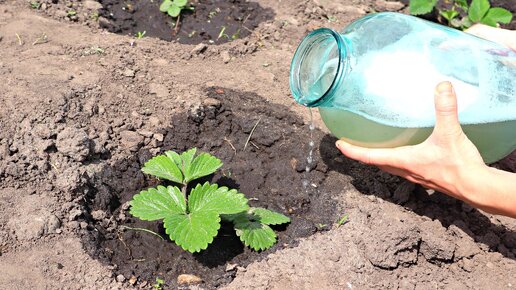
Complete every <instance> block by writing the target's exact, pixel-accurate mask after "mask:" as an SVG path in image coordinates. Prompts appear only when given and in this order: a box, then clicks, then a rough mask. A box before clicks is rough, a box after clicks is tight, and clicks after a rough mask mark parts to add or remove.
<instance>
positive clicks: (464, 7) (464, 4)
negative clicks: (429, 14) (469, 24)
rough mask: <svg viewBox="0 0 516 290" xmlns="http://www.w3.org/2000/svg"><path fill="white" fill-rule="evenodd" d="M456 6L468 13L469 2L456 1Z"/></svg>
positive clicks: (463, 0) (464, 0)
mask: <svg viewBox="0 0 516 290" xmlns="http://www.w3.org/2000/svg"><path fill="white" fill-rule="evenodd" d="M455 5H457V6H458V7H460V8H461V9H462V10H464V12H468V8H469V7H468V2H467V1H466V0H455Z"/></svg>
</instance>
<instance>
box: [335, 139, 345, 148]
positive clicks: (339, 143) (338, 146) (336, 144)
mask: <svg viewBox="0 0 516 290" xmlns="http://www.w3.org/2000/svg"><path fill="white" fill-rule="evenodd" d="M343 144H344V143H343V142H342V141H340V140H337V142H335V146H337V148H341V147H342V145H343Z"/></svg>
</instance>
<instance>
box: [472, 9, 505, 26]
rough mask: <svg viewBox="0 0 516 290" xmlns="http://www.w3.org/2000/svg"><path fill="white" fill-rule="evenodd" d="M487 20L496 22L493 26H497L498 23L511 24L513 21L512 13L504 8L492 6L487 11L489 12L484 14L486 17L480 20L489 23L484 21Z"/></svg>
mask: <svg viewBox="0 0 516 290" xmlns="http://www.w3.org/2000/svg"><path fill="white" fill-rule="evenodd" d="M485 20H487V21H490V22H491V23H494V25H491V26H496V23H504V24H509V23H510V22H511V21H512V13H511V12H510V11H509V10H507V9H504V8H499V7H495V8H491V9H489V10H488V11H487V14H486V15H485V16H484V18H482V20H481V21H480V22H482V23H485V24H488V23H486V22H484V21H485Z"/></svg>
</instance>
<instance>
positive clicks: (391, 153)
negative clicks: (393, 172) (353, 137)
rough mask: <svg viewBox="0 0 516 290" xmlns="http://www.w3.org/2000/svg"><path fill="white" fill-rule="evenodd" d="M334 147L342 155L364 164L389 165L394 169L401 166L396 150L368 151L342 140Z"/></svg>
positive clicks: (368, 149)
mask: <svg viewBox="0 0 516 290" xmlns="http://www.w3.org/2000/svg"><path fill="white" fill-rule="evenodd" d="M335 145H336V146H337V148H338V149H339V150H340V152H342V154H344V155H346V156H347V157H349V158H351V159H355V160H358V161H361V162H363V163H366V164H372V165H390V166H394V167H396V166H401V165H402V158H401V156H400V154H399V153H398V152H399V150H397V149H396V148H389V149H370V148H364V147H359V146H355V145H352V144H349V143H347V142H344V141H342V140H339V141H337V143H336V144H335Z"/></svg>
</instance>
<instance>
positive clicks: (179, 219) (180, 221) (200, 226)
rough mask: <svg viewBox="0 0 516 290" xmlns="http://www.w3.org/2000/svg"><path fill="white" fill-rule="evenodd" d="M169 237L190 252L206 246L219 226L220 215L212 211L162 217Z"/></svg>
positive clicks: (211, 240)
mask: <svg viewBox="0 0 516 290" xmlns="http://www.w3.org/2000/svg"><path fill="white" fill-rule="evenodd" d="M164 227H165V232H166V233H167V234H168V235H169V237H170V239H171V240H173V241H175V242H176V244H178V245H179V246H181V248H183V249H184V250H186V251H189V252H191V253H195V252H200V251H201V250H204V249H206V248H207V247H208V245H209V244H211V242H213V238H214V237H215V236H216V235H217V232H218V230H219V228H220V217H219V215H218V214H217V213H216V212H214V211H207V212H192V213H189V214H187V215H177V214H174V215H169V216H167V217H165V219H164Z"/></svg>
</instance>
